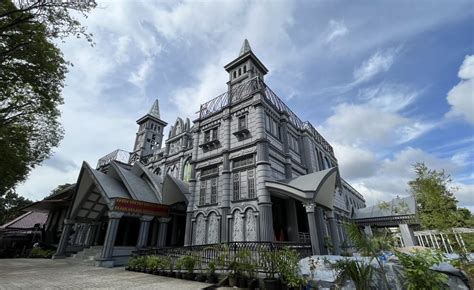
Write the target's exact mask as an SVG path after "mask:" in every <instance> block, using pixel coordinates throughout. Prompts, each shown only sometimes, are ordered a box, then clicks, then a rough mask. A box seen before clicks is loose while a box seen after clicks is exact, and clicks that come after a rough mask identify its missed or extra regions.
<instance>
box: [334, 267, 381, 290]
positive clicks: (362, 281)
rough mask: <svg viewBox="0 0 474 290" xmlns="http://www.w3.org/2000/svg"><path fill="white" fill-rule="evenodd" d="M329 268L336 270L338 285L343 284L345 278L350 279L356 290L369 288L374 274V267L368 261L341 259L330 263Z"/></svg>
mask: <svg viewBox="0 0 474 290" xmlns="http://www.w3.org/2000/svg"><path fill="white" fill-rule="evenodd" d="M331 268H332V269H333V270H335V271H336V273H337V279H336V281H337V284H339V285H340V286H342V285H344V284H345V282H346V281H347V280H352V282H354V284H355V287H356V289H357V290H365V289H370V283H371V281H372V276H373V274H374V267H373V266H372V265H370V263H364V262H362V261H356V260H349V259H343V260H338V261H336V262H335V263H334V264H331Z"/></svg>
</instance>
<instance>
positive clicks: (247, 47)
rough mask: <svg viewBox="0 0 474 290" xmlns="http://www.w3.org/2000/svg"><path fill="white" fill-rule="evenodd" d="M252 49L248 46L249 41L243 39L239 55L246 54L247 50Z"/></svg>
mask: <svg viewBox="0 0 474 290" xmlns="http://www.w3.org/2000/svg"><path fill="white" fill-rule="evenodd" d="M249 51H252V49H251V48H250V43H249V41H248V40H247V38H246V39H245V40H244V43H243V44H242V48H241V49H240V53H239V56H241V55H244V54H246V53H247V52H249Z"/></svg>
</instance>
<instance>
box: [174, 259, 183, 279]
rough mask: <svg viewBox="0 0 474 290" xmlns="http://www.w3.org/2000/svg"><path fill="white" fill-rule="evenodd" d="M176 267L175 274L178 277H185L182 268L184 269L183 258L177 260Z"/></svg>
mask: <svg viewBox="0 0 474 290" xmlns="http://www.w3.org/2000/svg"><path fill="white" fill-rule="evenodd" d="M175 267H176V274H175V276H176V278H178V279H181V278H182V277H183V273H182V272H181V270H182V269H183V262H182V260H181V259H178V260H176V264H175Z"/></svg>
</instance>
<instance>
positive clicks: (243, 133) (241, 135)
mask: <svg viewBox="0 0 474 290" xmlns="http://www.w3.org/2000/svg"><path fill="white" fill-rule="evenodd" d="M237 122H238V123H237V131H235V132H233V133H232V134H234V136H236V137H237V139H239V141H240V140H242V139H245V138H247V137H248V136H250V131H249V130H248V128H247V127H248V126H247V115H241V116H239V118H238V119H237Z"/></svg>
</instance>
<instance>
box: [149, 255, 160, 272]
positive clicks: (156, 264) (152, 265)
mask: <svg viewBox="0 0 474 290" xmlns="http://www.w3.org/2000/svg"><path fill="white" fill-rule="evenodd" d="M145 264H146V268H147V269H148V270H153V271H155V270H162V269H163V268H164V263H163V258H161V257H158V256H147V257H146V262H145Z"/></svg>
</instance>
